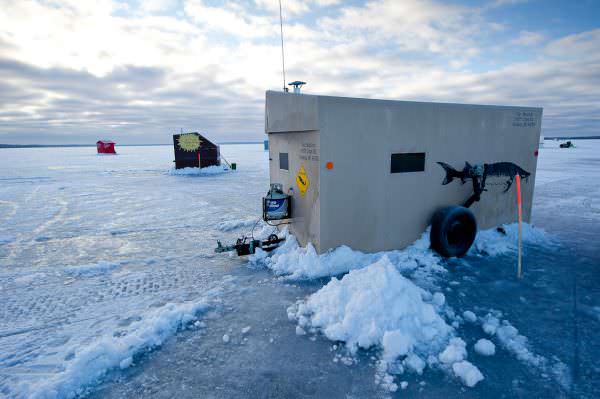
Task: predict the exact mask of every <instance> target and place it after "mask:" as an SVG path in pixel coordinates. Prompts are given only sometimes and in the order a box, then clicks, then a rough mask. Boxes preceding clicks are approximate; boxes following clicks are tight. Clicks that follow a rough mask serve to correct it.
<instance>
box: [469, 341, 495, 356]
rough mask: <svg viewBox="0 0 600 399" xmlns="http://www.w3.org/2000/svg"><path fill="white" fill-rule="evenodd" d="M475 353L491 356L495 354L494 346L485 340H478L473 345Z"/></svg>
mask: <svg viewBox="0 0 600 399" xmlns="http://www.w3.org/2000/svg"><path fill="white" fill-rule="evenodd" d="M474 348H475V352H477V353H479V354H480V355H482V356H492V355H494V354H495V353H496V345H494V343H493V342H492V341H490V340H487V339H485V338H482V339H480V340H479V341H477V342H476V343H475V346H474Z"/></svg>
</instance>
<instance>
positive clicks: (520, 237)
mask: <svg viewBox="0 0 600 399" xmlns="http://www.w3.org/2000/svg"><path fill="white" fill-rule="evenodd" d="M516 180H517V208H518V212H519V243H518V245H519V255H518V256H519V259H518V269H517V277H518V278H521V255H522V251H521V244H522V227H521V226H522V223H523V211H522V206H521V176H519V175H517V176H516Z"/></svg>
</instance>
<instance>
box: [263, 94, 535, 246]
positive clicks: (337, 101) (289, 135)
mask: <svg viewBox="0 0 600 399" xmlns="http://www.w3.org/2000/svg"><path fill="white" fill-rule="evenodd" d="M541 121H542V108H531V107H516V106H515V107H513V106H491V105H466V104H449V103H426V102H412V101H389V100H374V99H364V98H346V97H331V96H317V95H306V94H291V93H282V92H274V91H268V92H267V93H266V110H265V130H266V133H267V134H268V137H269V144H270V145H269V162H270V166H269V170H270V180H271V183H281V184H282V185H283V188H284V191H286V192H288V191H289V192H290V193H291V194H292V219H291V221H290V222H291V223H290V225H289V226H290V231H291V232H292V233H293V234H294V235H295V236H296V238H297V239H298V240H299V242H300V243H301V244H302V245H306V244H307V243H308V242H311V243H312V244H313V245H314V246H315V248H316V250H317V251H318V252H319V253H322V252H325V251H326V250H328V249H330V248H335V247H337V246H340V245H348V246H350V247H352V248H354V249H358V250H362V251H368V252H376V251H382V250H392V249H399V248H403V247H406V246H408V245H410V244H411V243H413V242H414V241H415V240H416V239H418V238H419V237H420V236H421V235H422V233H423V232H424V231H425V229H426V228H427V226H428V225H429V223H430V220H431V217H432V215H433V213H434V212H435V211H436V210H437V209H439V208H441V207H444V206H448V205H461V204H463V203H464V202H465V200H466V199H467V198H468V197H469V196H470V195H471V194H472V192H473V188H472V185H471V184H469V183H467V184H461V182H460V181H453V182H451V183H449V184H447V185H442V181H443V180H444V177H445V175H446V173H445V171H444V170H443V168H442V167H441V166H440V165H439V164H437V162H438V161H439V162H445V163H447V164H449V165H451V166H453V167H454V168H456V169H458V170H461V169H462V168H463V167H464V165H465V162H466V161H468V162H469V163H471V164H484V163H488V164H490V163H495V162H512V163H515V164H517V165H518V166H520V167H521V168H522V169H524V170H526V171H527V172H529V173H531V176H529V177H528V178H527V179H526V180H524V181H523V183H522V197H523V219H524V221H529V220H530V217H531V205H532V199H533V189H534V183H535V172H536V166H537V149H538V143H539V138H540V130H541ZM394 154H396V155H394ZM393 157H397V158H395V159H396V160H398V159H400V160H401V161H402V160H404V161H406V162H407V163H405V165H404V167H403V165H402V164H401V165H400V168H398V167H397V166H398V165H396V170H395V171H394V173H392V169H393V168H394V167H393V166H392V158H393ZM398 157H399V158H398ZM415 157H416V158H415ZM423 158H424V159H423ZM419 163H421V165H419ZM421 166H422V167H421ZM421 169H422V170H421ZM302 170H303V171H304V172H305V173H301V171H302ZM410 170H415V171H410ZM398 171H400V172H398ZM396 172H398V173H396ZM506 180H507V179H506V178H505V177H501V178H496V179H490V181H489V182H488V184H487V185H486V188H487V190H488V191H486V192H484V193H483V194H482V196H481V201H479V202H476V203H475V204H474V205H473V206H472V207H471V210H472V211H473V213H474V215H475V217H476V220H477V223H478V227H479V229H487V228H492V227H496V226H499V225H501V224H503V223H511V222H514V221H516V220H517V201H516V191H515V190H516V189H515V187H516V184H513V185H512V186H511V187H510V189H509V190H508V191H507V192H503V191H504V188H505V184H504V183H505V181H506ZM302 191H304V192H302Z"/></svg>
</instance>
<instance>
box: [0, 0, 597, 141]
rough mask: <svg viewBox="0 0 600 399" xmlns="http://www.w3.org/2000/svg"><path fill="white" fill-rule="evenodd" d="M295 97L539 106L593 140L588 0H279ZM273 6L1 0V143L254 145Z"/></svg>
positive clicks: (557, 126) (268, 76)
mask: <svg viewBox="0 0 600 399" xmlns="http://www.w3.org/2000/svg"><path fill="white" fill-rule="evenodd" d="M282 3H283V12H284V36H285V43H286V47H285V51H286V53H285V56H286V67H287V80H288V81H291V80H296V79H300V80H304V81H307V82H308V85H307V86H306V88H305V91H306V92H308V93H315V94H317V93H318V94H329V95H347V96H356V97H373V98H386V99H402V100H420V101H423V100H424V101H441V102H465V103H486V104H509V105H531V106H542V107H544V120H543V129H544V134H545V135H546V136H555V135H600V0H587V1H586V0H577V1H554V0H537V1H536V0H529V1H527V0H453V1H441V0H439V1H435V0H371V1H359V0H352V1H342V0H282ZM281 87H282V76H281V48H280V37H279V6H278V1H277V0H236V1H233V0H232V1H216V0H215V1H211V0H143V1H142V0H139V1H138V0H130V1H112V0H63V1H61V0H39V1H34V0H0V143H41V144H46V143H90V142H92V143H93V142H95V141H96V139H97V138H99V137H108V138H113V139H115V140H117V141H118V142H120V143H168V142H169V140H170V136H169V135H170V134H172V133H173V132H178V131H179V129H181V128H182V129H184V130H187V131H190V130H197V131H203V132H207V133H208V135H209V137H212V138H214V139H215V140H217V141H221V142H222V141H232V140H262V139H263V130H264V126H263V125H264V92H265V90H268V89H274V90H281Z"/></svg>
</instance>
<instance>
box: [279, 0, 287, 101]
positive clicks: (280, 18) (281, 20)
mask: <svg viewBox="0 0 600 399" xmlns="http://www.w3.org/2000/svg"><path fill="white" fill-rule="evenodd" d="M279 28H280V29H281V65H282V69H283V91H284V92H285V91H286V87H285V53H284V51H283V14H282V12H281V0H279Z"/></svg>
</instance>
